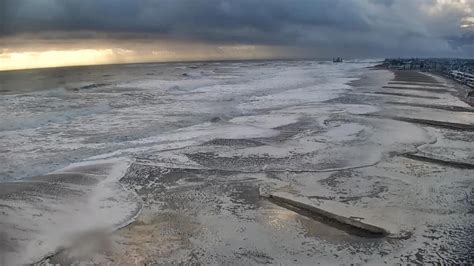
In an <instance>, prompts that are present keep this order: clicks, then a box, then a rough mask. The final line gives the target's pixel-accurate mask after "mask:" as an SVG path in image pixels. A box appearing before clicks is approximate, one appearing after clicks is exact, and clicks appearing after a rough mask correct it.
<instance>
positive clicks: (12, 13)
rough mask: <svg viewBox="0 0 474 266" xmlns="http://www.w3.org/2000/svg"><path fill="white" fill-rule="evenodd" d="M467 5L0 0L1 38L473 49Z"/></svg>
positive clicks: (360, 52)
mask: <svg viewBox="0 0 474 266" xmlns="http://www.w3.org/2000/svg"><path fill="white" fill-rule="evenodd" d="M458 1H459V0H458ZM453 2H456V1H453ZM430 7H432V8H433V10H431V11H429V10H428V11H426V10H423V9H426V8H430ZM466 7H469V8H471V10H470V11H472V10H474V0H466V1H465V3H464V4H463V5H461V4H458V5H455V4H454V5H445V6H440V8H439V10H438V9H436V8H437V6H436V1H435V0H417V1H413V0H318V1H317V0H259V1H255V0H0V10H2V11H0V12H1V13H0V16H1V17H0V38H1V37H3V38H6V37H8V36H9V37H11V36H16V35H19V34H25V33H30V34H36V35H37V36H39V38H58V39H64V40H66V41H67V39H68V38H69V37H70V36H75V37H77V36H82V37H80V38H81V39H87V38H95V37H96V36H97V34H98V33H99V34H101V36H105V38H111V39H133V38H139V39H144V38H152V39H177V40H191V41H193V40H195V41H200V42H210V43H235V44H262V45H278V46H292V47H299V48H300V50H301V51H302V53H303V54H306V55H312V54H315V53H318V52H319V53H320V52H321V51H326V53H335V52H338V51H339V53H341V54H347V56H382V55H401V56H403V55H421V56H430V55H439V56H457V55H459V56H469V55H470V56H472V45H470V43H469V42H470V41H471V40H472V37H469V36H472V29H461V28H460V27H459V25H460V24H459V23H460V21H461V20H462V19H463V18H464V17H465V16H468V15H469V12H470V11H469V10H466ZM470 15H471V16H472V14H470ZM51 32H59V33H58V34H51ZM466 36H467V37H466Z"/></svg>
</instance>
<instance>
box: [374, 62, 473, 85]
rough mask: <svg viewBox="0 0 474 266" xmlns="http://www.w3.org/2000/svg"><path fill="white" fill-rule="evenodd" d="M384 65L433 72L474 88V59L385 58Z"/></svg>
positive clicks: (399, 68)
mask: <svg viewBox="0 0 474 266" xmlns="http://www.w3.org/2000/svg"><path fill="white" fill-rule="evenodd" d="M382 65H383V66H386V67H387V68H390V69H397V70H420V71H426V72H433V73H437V74H441V75H443V76H446V77H449V78H451V79H453V80H456V81H457V82H459V83H462V84H465V85H467V86H469V87H471V88H474V59H444V58H423V59H420V58H394V59H385V61H384V62H383V64H382Z"/></svg>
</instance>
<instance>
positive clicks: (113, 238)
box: [45, 70, 474, 265]
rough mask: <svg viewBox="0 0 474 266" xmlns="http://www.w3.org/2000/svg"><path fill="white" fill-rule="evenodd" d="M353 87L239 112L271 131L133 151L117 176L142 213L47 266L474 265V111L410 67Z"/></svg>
mask: <svg viewBox="0 0 474 266" xmlns="http://www.w3.org/2000/svg"><path fill="white" fill-rule="evenodd" d="M394 84H396V86H395V85H394ZM401 84H402V85H403V87H404V89H406V90H409V91H410V92H411V93H410V94H406V93H405V94H401V93H400V92H399V91H400V90H401V88H398V87H399V86H400V85H401ZM351 86H352V89H351V90H349V91H347V92H345V93H343V94H341V95H340V96H339V97H338V98H335V99H331V100H328V101H326V102H322V103H314V104H305V105H302V106H290V107H284V108H278V109H273V110H270V111H269V110H262V111H261V113H257V114H255V115H253V116H248V117H243V118H240V119H239V121H238V122H239V123H244V124H246V125H250V126H261V125H262V122H266V124H267V126H268V127H269V128H270V129H272V130H276V131H277V132H278V134H277V135H274V136H267V137H256V138H228V139H226V138H217V139H214V140H210V141H207V142H204V143H202V144H200V145H194V146H186V147H184V148H177V149H173V150H169V151H163V152H159V153H157V154H149V155H148V156H145V157H140V158H137V159H136V160H135V161H134V162H133V163H132V164H131V165H130V167H129V168H128V170H127V172H126V174H125V175H124V176H123V177H122V178H121V179H120V182H121V183H122V184H124V185H125V186H126V187H128V188H129V189H131V190H133V191H135V192H136V193H137V194H138V196H139V197H140V199H141V202H142V204H143V210H142V212H141V214H140V216H139V217H138V218H137V220H136V221H135V222H133V223H132V224H130V225H129V226H127V227H125V228H122V229H120V230H118V231H117V232H115V233H113V234H111V235H107V236H105V237H104V238H101V240H100V241H99V242H100V244H98V245H94V246H95V247H100V248H96V249H92V250H91V249H87V248H84V246H88V245H90V243H91V242H90V241H82V243H79V244H77V245H76V246H73V247H72V248H69V249H66V250H63V251H61V252H59V253H58V254H56V255H55V256H52V257H50V258H48V259H47V260H46V261H45V262H48V263H60V264H69V263H73V262H83V263H98V264H113V265H149V264H175V263H185V264H189V263H200V264H304V265H309V264H314V263H321V264H328V263H329V264H350V263H363V264H366V263H368V264H382V263H388V264H394V263H401V264H407V263H414V264H423V263H441V264H446V263H456V264H458V263H473V262H474V256H473V253H472V250H473V248H474V246H473V243H474V226H473V224H472V221H473V219H474V217H473V215H474V201H473V198H474V194H473V193H474V192H473V191H474V178H473V176H474V174H473V170H472V164H470V162H472V161H474V146H473V145H474V144H473V143H474V132H473V130H472V129H473V127H474V121H473V120H472V108H471V107H470V106H469V105H467V104H465V103H464V102H462V101H461V100H460V99H459V98H458V96H459V95H458V92H457V90H456V88H455V87H453V85H452V84H451V83H449V82H448V81H446V80H444V79H442V78H439V77H434V76H431V75H430V76H428V75H425V74H422V73H418V72H413V71H397V72H394V73H391V72H389V71H386V70H373V71H370V72H368V73H366V74H364V75H363V76H361V77H359V79H358V80H356V81H354V82H352V83H351ZM394 87H397V88H394ZM440 88H443V89H440ZM295 115H296V120H295ZM285 120H287V121H288V122H287V123H284V122H283V123H282V122H280V124H274V123H272V122H271V121H285ZM217 123H222V124H225V123H227V121H219V122H217ZM262 186H267V187H269V188H270V189H277V190H279V191H285V192H288V193H294V194H297V195H304V196H306V197H307V198H308V199H310V200H314V201H317V200H318V199H325V200H332V201H337V202H339V203H343V204H346V205H347V206H348V207H350V208H355V209H357V208H360V209H366V210H371V211H373V212H376V213H378V214H380V215H381V216H383V217H384V218H385V219H388V220H391V221H392V222H394V223H397V224H399V225H403V226H404V228H406V230H407V232H406V233H407V234H406V236H405V237H403V238H393V237H367V236H364V235H361V234H359V233H358V232H356V231H354V230H351V229H350V228H344V227H340V226H337V225H335V224H334V223H333V222H331V221H328V220H326V219H324V217H313V216H311V215H309V214H307V213H303V212H301V211H300V210H295V209H292V208H291V207H288V206H284V205H282V204H275V202H272V201H269V200H268V199H266V198H262V197H261V196H260V193H259V189H260V188H261V187H262ZM104 239H105V240H104ZM91 241H92V242H93V241H94V240H91ZM96 242H97V241H96Z"/></svg>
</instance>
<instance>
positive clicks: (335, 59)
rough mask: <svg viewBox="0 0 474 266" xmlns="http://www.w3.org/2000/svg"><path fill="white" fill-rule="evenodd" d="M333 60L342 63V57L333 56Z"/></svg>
mask: <svg viewBox="0 0 474 266" xmlns="http://www.w3.org/2000/svg"><path fill="white" fill-rule="evenodd" d="M332 61H333V62H334V63H342V57H336V58H333V59H332Z"/></svg>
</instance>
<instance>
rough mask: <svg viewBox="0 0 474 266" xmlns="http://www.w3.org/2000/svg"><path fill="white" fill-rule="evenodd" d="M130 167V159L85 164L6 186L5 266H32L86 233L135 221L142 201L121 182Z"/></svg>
mask: <svg viewBox="0 0 474 266" xmlns="http://www.w3.org/2000/svg"><path fill="white" fill-rule="evenodd" d="M128 165H129V161H128V160H125V159H114V160H106V161H93V162H85V163H78V164H73V165H70V166H69V167H67V168H64V169H62V170H59V171H55V172H53V173H51V174H48V175H43V176H38V177H34V178H33V180H31V181H24V182H10V183H2V187H1V189H0V210H1V212H2V221H1V227H0V238H1V242H2V244H1V245H0V254H1V257H0V264H1V265H19V264H28V263H33V262H36V261H39V260H41V259H42V258H43V257H44V256H47V254H53V253H55V252H56V251H57V250H58V249H59V248H63V247H68V246H71V245H72V244H73V243H74V242H75V241H76V240H77V239H79V238H80V237H82V234H85V233H87V232H91V231H94V232H104V233H106V232H108V231H110V230H114V229H116V228H119V227H121V226H124V225H126V224H128V223H129V222H131V221H132V220H133V218H134V217H135V216H136V215H137V214H138V212H139V210H140V205H139V203H138V202H139V201H138V200H137V199H136V197H135V194H134V193H132V192H130V191H128V190H125V189H124V188H123V187H122V185H121V184H120V183H119V182H118V180H119V179H120V178H121V177H122V176H123V175H124V174H125V171H126V170H127V168H128Z"/></svg>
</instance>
